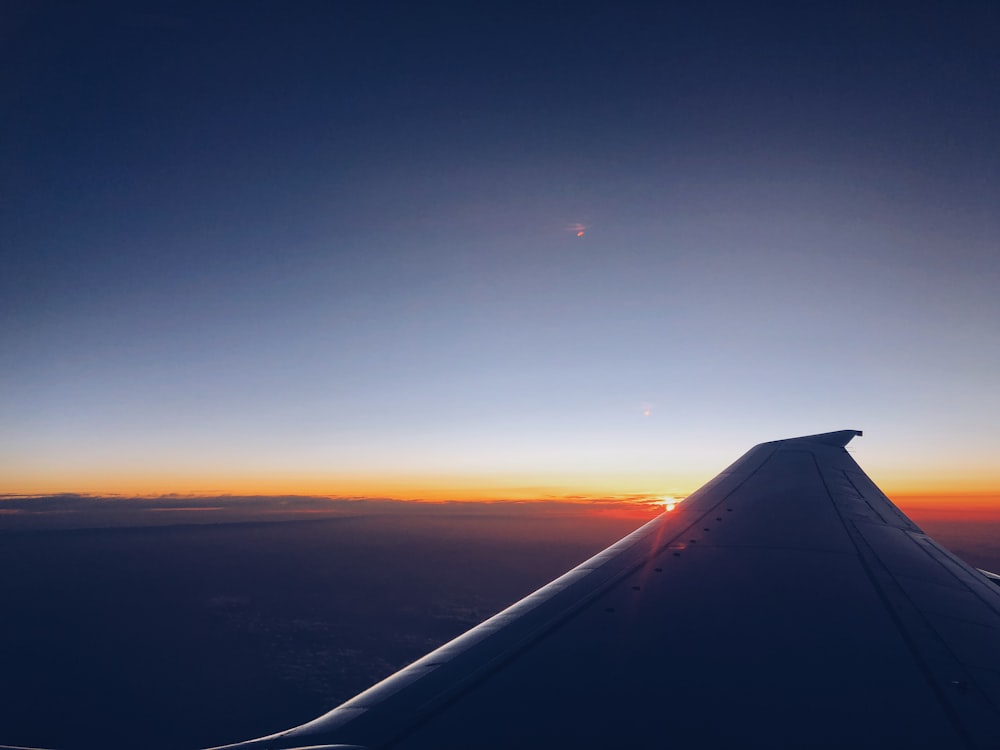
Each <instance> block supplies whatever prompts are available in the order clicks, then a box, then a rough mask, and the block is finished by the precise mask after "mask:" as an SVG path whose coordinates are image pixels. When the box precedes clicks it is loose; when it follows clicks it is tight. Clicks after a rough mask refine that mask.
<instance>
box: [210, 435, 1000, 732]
mask: <svg viewBox="0 0 1000 750" xmlns="http://www.w3.org/2000/svg"><path fill="white" fill-rule="evenodd" d="M860 434H861V433H860V432H857V431H854V430H844V431H841V432H831V433H825V434H822V435H810V436H807V437H800V438H793V439H789V440H779V441H775V442H770V443H762V444H760V445H758V446H756V447H754V448H752V449H751V450H750V451H748V452H747V453H746V454H745V455H744V456H743V457H741V458H740V459H739V460H737V461H736V462H735V463H734V464H732V465H731V466H730V467H729V468H727V469H726V470H725V471H723V472H722V473H721V474H720V475H719V476H717V477H716V478H715V479H713V480H712V481H710V482H709V483H708V484H707V485H705V486H704V487H702V488H701V489H700V490H698V492H696V493H695V494H693V495H691V496H690V497H689V498H687V499H686V500H685V501H684V502H683V503H681V504H680V505H678V506H677V508H676V509H675V510H673V511H672V512H664V513H663V514H662V515H660V516H659V517H657V518H655V519H654V520H652V521H650V522H649V523H647V524H646V525H645V526H643V527H642V528H640V529H639V530H637V531H636V532H634V533H632V534H630V535H629V536H627V537H625V538H624V539H622V540H621V541H620V542H618V543H617V544H614V545H612V546H611V547H609V548H608V549H606V550H604V551H603V552H601V553H600V554H598V555H596V556H595V557H593V558H591V559H590V560H587V561H586V562H584V563H583V564H581V565H579V566H578V567H576V568H574V569H573V570H571V571H570V572H568V573H566V574H565V575H563V576H562V577H561V578H558V579H556V580H555V581H553V582H552V583H550V584H549V585H547V586H545V587H543V588H541V589H539V590H538V591H536V592H535V593H533V594H531V595H530V596H528V597H527V598H525V599H522V600H521V601H519V602H517V603H516V604H514V605H513V606H511V607H509V608H508V609H506V610H504V611H503V612H500V613H499V614H497V615H496V616H494V617H492V618H490V619H489V620H487V621H486V622H484V623H482V624H481V625H479V626H477V627H475V628H473V629H472V630H470V631H469V632H467V633H465V634H464V635H462V636H460V637H458V638H456V639H455V640H453V641H451V642H449V643H447V644H445V645H444V646H441V647H440V648H438V649H437V650H435V651H433V652H432V653H430V654H428V655H427V656H425V657H423V658H422V659H420V660H418V661H416V662H414V663H413V664H411V665H410V666H408V667H406V668H405V669H403V670H401V671H399V672H397V673H396V674H394V675H392V676H390V677H388V678H387V679H385V680H383V681H382V682H380V683H378V684H377V685H375V686H374V687H372V688H369V689H368V690H366V691H364V692H363V693H361V694H360V695H358V696H356V697H355V698H352V699H351V700H349V701H347V702H346V703H344V704H343V705H341V706H339V707H337V708H335V709H333V710H332V711H330V712H329V713H327V714H325V715H324V716H321V717H319V718H318V719H315V720H313V721H310V722H308V723H306V724H303V725H302V726H299V727H296V728H294V729H290V730H288V731H285V732H280V733H278V734H275V735H272V736H270V737H265V738H261V739H257V740H251V741H249V742H244V743H239V744H236V745H229V746H226V747H227V750H265V749H266V750H278V749H287V748H327V749H328V750H332V748H334V747H336V748H348V747H349V748H367V749H368V750H376V749H382V748H392V749H393V750H418V749H419V750H452V749H454V750H459V749H461V750H468V749H469V748H497V749H499V748H504V749H509V748H550V747H572V748H621V747H636V748H660V747H662V748H666V747H695V746H697V747H726V748H736V747H739V748H756V747H760V748H764V747H766V748H775V747H809V748H837V749H838V750H841V749H842V748H845V747H851V748H885V747H907V748H917V747H927V748H931V747H933V748H942V747H947V748H953V747H954V748H1000V589H998V588H997V586H995V585H993V584H992V583H991V582H990V581H989V580H988V579H987V578H986V577H985V576H984V575H983V574H982V573H980V572H978V571H976V570H975V569H974V568H971V567H970V566H968V565H966V564H965V563H963V562H962V561H960V560H959V559H957V558H956V557H954V556H953V555H952V554H951V553H949V552H948V551H947V550H945V549H944V548H942V547H941V546H939V545H938V544H936V543H935V542H934V541H933V540H932V539H930V538H929V537H927V536H926V535H925V534H924V533H923V532H921V530H920V529H919V528H918V527H917V526H916V525H915V524H914V523H913V522H912V521H910V520H909V519H908V518H907V517H906V516H905V515H903V513H902V512H900V510H899V509H898V508H896V506H894V505H893V504H892V503H891V502H890V501H889V500H888V498H886V496H885V495H883V494H882V492H881V491H880V490H879V489H878V488H877V487H876V486H875V484H874V483H873V482H872V481H871V480H870V479H869V478H868V477H867V476H866V475H865V473H864V472H863V471H862V470H861V469H860V468H859V466H858V465H857V464H856V463H855V462H854V460H853V459H852V458H851V456H850V455H849V454H848V453H847V451H846V450H845V446H846V445H847V443H848V442H849V441H850V440H851V439H852V438H853V437H854V436H855V435H860Z"/></svg>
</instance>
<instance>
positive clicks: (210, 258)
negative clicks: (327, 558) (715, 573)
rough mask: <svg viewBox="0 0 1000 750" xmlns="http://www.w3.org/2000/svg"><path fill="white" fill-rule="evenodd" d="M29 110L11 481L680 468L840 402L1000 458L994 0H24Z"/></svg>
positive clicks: (957, 451)
mask: <svg viewBox="0 0 1000 750" xmlns="http://www.w3.org/2000/svg"><path fill="white" fill-rule="evenodd" d="M685 6H686V7H685ZM0 112H2V116H0V164H2V169H0V254H2V266H0V268H2V272H0V491H2V492H9V493H50V492H98V493H100V492H103V493H108V492H121V493H166V492H199V493H214V492H220V493H225V492H232V493H254V492H261V493H321V494H332V495H388V496H394V497H445V496H447V497H468V498H477V497H529V496H535V497H548V496H561V495H573V494H590V495H608V496H614V495H624V494H628V493H678V494H683V493H686V492H690V491H692V490H694V489H695V488H696V487H697V486H698V485H700V484H701V483H702V482H704V481H705V480H707V479H708V478H710V477H711V476H713V475H714V474H715V473H717V472H718V471H719V470H721V469H722V468H723V467H724V466H725V465H727V464H728V463H729V462H730V461H732V460H733V459H735V458H736V457H737V456H738V455H739V454H740V453H742V452H743V451H744V450H745V449H747V448H748V447H750V446H751V445H752V444H754V443H757V442H760V441H762V440H769V439H775V438H782V437H790V436H793V435H798V434H807V433H812V432H822V431H826V430H833V429H843V428H856V429H863V430H865V432H866V437H864V438H862V439H860V440H857V441H856V442H855V443H854V444H853V446H852V448H853V450H854V452H855V454H856V456H857V458H858V459H859V461H860V462H861V463H862V465H863V467H864V468H865V469H866V470H867V471H868V472H869V474H870V475H871V476H872V477H873V479H875V481H876V482H878V483H879V484H880V486H882V488H883V489H885V490H886V491H887V492H889V493H890V494H892V493H909V494H921V493H928V494H932V493H942V492H953V493H957V492H981V493H987V492H997V491H1000V461H998V460H997V457H998V456H1000V429H998V425H1000V388H998V384H1000V379H998V374H1000V125H998V123H1000V5H998V4H997V3H995V2H942V3H924V2H908V3H898V4H896V3H871V2H864V3H855V2H843V1H839V2H830V3H825V2H819V3H781V2H778V3H766V4H753V3H742V2H741V3H735V4H734V3H711V2H707V3H697V4H696V3H686V4H684V3H660V4H655V7H650V4H629V3H608V4H602V3H585V2H577V3H561V4H544V3H542V4H536V3H530V4H506V3H504V4H490V5H484V4H481V3H468V2H466V3H455V4H451V5H446V4H439V3H364V2H357V3H347V2H330V3H327V2H312V3H309V2H302V3H294V4H291V3H277V2H275V3H261V2H238V3H235V2H233V3H225V2H218V3H183V2H173V3H136V2H127V3H119V4H109V3H87V4H71V3H68V4H57V3H50V2H34V1H32V2H24V3H17V2H14V3H11V2H6V3H4V4H3V5H2V6H0ZM578 224H580V225H583V226H584V227H585V232H584V235H583V236H582V237H578V236H577V231H576V229H575V227H576V225H578Z"/></svg>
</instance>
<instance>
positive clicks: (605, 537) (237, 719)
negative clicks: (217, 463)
mask: <svg viewBox="0 0 1000 750" xmlns="http://www.w3.org/2000/svg"><path fill="white" fill-rule="evenodd" d="M642 521H643V518H642V517H633V518H614V517H606V516H604V517H602V516H595V515H594V514H593V512H591V511H588V510H586V509H581V510H579V511H574V512H572V513H569V514H565V513H560V514H557V515H552V514H550V513H549V512H546V511H539V510H526V509H524V508H519V507H517V506H513V507H511V508H508V509H507V510H506V511H503V510H500V509H498V510H497V511H494V512H490V513H488V514H484V512H483V511H481V510H480V511H477V512H474V513H471V514H469V513H463V512H461V511H460V510H456V509H455V508H449V507H446V506H442V507H440V508H436V509H433V510H429V511H421V512H416V513H415V512H413V511H409V510H408V511H406V512H402V513H400V514H385V513H382V514H376V515H372V516H361V517H339V518H322V519H320V520H311V521H292V522H278V523H274V522H263V523H236V524H207V525H205V524H201V525H181V526H168V527H147V528H114V529H96V530H95V529H90V530H59V531H16V532H6V533H2V534H0V571H2V574H0V575H2V578H0V602H2V612H3V616H2V617H0V664H2V665H3V669H2V670H0V672H2V676H0V706H2V712H0V743H10V744H25V745H36V746H42V747H55V748H60V749H63V748H64V749H66V750H83V749H86V748H101V749H102V750H113V749H114V748H122V749H124V748H129V749H130V750H134V749H135V748H136V747H139V746H141V747H143V748H147V749H148V750H157V749H158V748H173V749H176V748H193V747H203V746H206V745H210V744H217V743H222V742H229V741H236V740H241V739H248V738H250V737H252V736H256V735H259V734H263V733H267V732H271V731H276V730H279V729H284V728H287V727H288V726H291V725H293V724H296V723H299V722H302V721H305V720H307V719H310V718H313V717H314V716H316V715H318V714H320V713H322V712H323V711H325V710H327V709H329V708H332V707H333V706H335V705H336V704H338V703H340V702H341V701H343V700H345V699H346V698H348V697H350V696H352V695H354V694H355V693H357V692H359V691H360V690H362V689H364V688H365V687H367V686H369V685H370V684H372V683H373V682H375V681H376V680H378V679H380V678H382V677H384V676H386V675H388V674H391V673H392V672H393V671H395V670H396V669H398V668H399V667H401V666H403V665H404V664H406V663H408V662H409V661H412V660H413V659H415V658H418V657H419V656H422V655H423V654H424V653H425V652H427V651H428V650H430V649H431V648H433V647H434V646H436V645H438V644H440V643H442V642H444V641H446V640H448V639H450V638H452V637H454V636H455V635H457V634H459V633H461V632H463V631H464V630H466V629H467V628H469V627H470V626H472V625H474V624H476V623H477V622H479V621H481V620H483V619H485V618H486V617H488V616H489V615H491V614H493V613H494V612H496V611H498V610H500V609H502V608H503V607H504V606H506V605H507V604H510V603H511V602H513V601H516V600H517V599H519V598H520V597H522V596H524V595H525V594H526V593H528V592H530V591H531V590H532V589H534V588H536V587H538V586H540V585H542V584H544V583H546V582H548V581H549V580H550V579H551V578H553V577H554V576H556V575H558V574H560V573H562V572H563V571H565V570H567V569H568V568H570V567H571V566H573V565H575V564H576V563H578V562H580V561H582V560H584V559H586V558H587V557H588V556H589V555H591V554H592V553H594V552H596V551H598V550H600V549H601V548H603V547H605V546H606V545H607V544H609V543H611V542H613V541H615V540H616V539H618V538H619V537H621V536H622V535H623V534H625V533H626V532H628V531H629V530H630V529H632V528H635V527H636V526H638V525H639V524H640V523H641V522H642ZM137 738H141V741H139V742H137Z"/></svg>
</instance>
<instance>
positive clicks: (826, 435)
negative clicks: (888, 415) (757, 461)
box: [775, 430, 864, 448]
mask: <svg viewBox="0 0 1000 750" xmlns="http://www.w3.org/2000/svg"><path fill="white" fill-rule="evenodd" d="M863 434H864V433H862V432H861V430H837V431H836V432H821V433H820V434H818V435H803V436H802V437H796V438H788V439H786V440H776V441H775V442H776V443H798V442H802V443H823V444H824V445H834V446H836V447H838V448H846V447H847V444H848V443H849V442H851V440H853V439H854V438H855V437H861V435H863Z"/></svg>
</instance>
